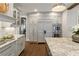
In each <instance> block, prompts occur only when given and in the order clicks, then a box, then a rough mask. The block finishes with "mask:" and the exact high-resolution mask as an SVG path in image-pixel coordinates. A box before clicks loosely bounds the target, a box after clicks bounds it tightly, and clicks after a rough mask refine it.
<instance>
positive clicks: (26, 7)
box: [14, 3, 72, 13]
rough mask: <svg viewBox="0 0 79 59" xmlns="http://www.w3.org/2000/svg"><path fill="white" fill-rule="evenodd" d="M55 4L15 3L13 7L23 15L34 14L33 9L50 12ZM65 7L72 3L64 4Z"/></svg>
mask: <svg viewBox="0 0 79 59" xmlns="http://www.w3.org/2000/svg"><path fill="white" fill-rule="evenodd" d="M56 4H57V3H15V4H14V6H15V7H16V8H17V9H19V10H20V11H22V12H23V13H29V12H34V9H37V10H38V11H39V12H40V11H51V9H52V7H54V6H55V5H56ZM65 5H66V7H67V8H68V7H70V6H71V5H72V3H65Z"/></svg>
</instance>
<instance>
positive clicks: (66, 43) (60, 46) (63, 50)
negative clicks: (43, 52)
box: [45, 37, 79, 56]
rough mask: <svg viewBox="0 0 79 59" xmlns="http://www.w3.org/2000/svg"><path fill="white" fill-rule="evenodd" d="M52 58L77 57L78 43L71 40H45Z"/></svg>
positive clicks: (78, 53) (50, 38)
mask: <svg viewBox="0 0 79 59" xmlns="http://www.w3.org/2000/svg"><path fill="white" fill-rule="evenodd" d="M45 40H46V42H47V44H48V47H49V50H50V52H51V54H52V55H53V56H79V43H75V42H73V41H72V38H52V37H47V38H45Z"/></svg>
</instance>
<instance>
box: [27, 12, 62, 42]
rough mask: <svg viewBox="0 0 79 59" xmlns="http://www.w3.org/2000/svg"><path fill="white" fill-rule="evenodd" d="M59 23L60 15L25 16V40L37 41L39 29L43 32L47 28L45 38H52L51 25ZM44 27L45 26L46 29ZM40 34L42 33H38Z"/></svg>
mask: <svg viewBox="0 0 79 59" xmlns="http://www.w3.org/2000/svg"><path fill="white" fill-rule="evenodd" d="M61 22H62V20H61V13H34V14H29V15H27V23H26V26H27V27H26V32H27V33H26V37H27V40H28V39H30V40H31V39H32V40H33V39H36V40H37V38H38V37H37V35H38V33H39V31H40V30H41V29H42V30H44V29H45V28H47V30H48V32H47V33H48V34H47V35H46V36H52V24H54V23H61ZM39 25H40V26H39ZM44 25H46V26H47V27H46V26H44ZM43 26H44V28H42V27H43ZM38 27H39V28H38ZM38 29H39V30H38ZM33 32H34V33H33ZM35 32H36V33H35ZM40 32H42V31H40ZM33 34H34V35H35V37H33ZM40 35H41V34H40ZM38 36H39V35H38ZM42 36H43V34H42ZM40 38H41V37H40ZM32 40H31V41H32ZM36 40H35V41H36Z"/></svg>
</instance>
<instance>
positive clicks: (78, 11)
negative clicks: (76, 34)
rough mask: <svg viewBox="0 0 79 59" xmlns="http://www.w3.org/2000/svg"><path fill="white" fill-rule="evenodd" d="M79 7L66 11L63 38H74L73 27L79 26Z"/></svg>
mask: <svg viewBox="0 0 79 59" xmlns="http://www.w3.org/2000/svg"><path fill="white" fill-rule="evenodd" d="M78 16H79V5H78V6H76V7H75V8H73V9H71V10H66V11H65V12H64V13H63V15H62V25H63V28H62V29H63V37H71V36H72V34H73V33H72V32H73V31H72V27H73V26H75V25H76V24H78Z"/></svg>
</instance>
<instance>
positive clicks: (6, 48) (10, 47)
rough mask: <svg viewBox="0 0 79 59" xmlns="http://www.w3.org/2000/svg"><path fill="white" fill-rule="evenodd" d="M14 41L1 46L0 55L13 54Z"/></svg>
mask: <svg viewBox="0 0 79 59" xmlns="http://www.w3.org/2000/svg"><path fill="white" fill-rule="evenodd" d="M15 43H16V42H13V43H11V44H9V45H7V46H4V47H3V48H1V49H0V56H15V55H16V49H15V48H16V47H15Z"/></svg>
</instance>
